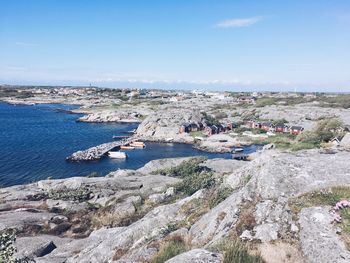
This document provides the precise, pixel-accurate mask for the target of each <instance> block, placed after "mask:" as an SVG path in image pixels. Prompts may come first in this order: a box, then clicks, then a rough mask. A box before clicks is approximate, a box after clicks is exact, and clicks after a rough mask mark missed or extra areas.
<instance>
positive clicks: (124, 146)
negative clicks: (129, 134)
mask: <svg viewBox="0 0 350 263" xmlns="http://www.w3.org/2000/svg"><path fill="white" fill-rule="evenodd" d="M134 149H135V147H133V146H128V145H122V146H120V150H134Z"/></svg>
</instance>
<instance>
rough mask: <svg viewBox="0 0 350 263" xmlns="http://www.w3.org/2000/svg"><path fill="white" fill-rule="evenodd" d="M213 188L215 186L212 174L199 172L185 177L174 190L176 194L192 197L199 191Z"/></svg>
mask: <svg viewBox="0 0 350 263" xmlns="http://www.w3.org/2000/svg"><path fill="white" fill-rule="evenodd" d="M213 186H215V179H214V176H213V173H212V172H201V173H195V174H193V175H191V176H186V177H185V178H184V179H183V180H182V182H180V183H178V184H177V185H176V186H175V188H176V191H177V192H181V193H184V194H186V195H192V194H194V193H195V192H197V191H198V190H200V189H209V188H211V187H213Z"/></svg>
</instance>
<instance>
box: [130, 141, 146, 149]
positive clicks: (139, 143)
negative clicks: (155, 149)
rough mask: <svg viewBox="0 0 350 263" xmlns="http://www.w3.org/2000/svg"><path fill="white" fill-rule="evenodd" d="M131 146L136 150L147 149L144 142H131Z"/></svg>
mask: <svg viewBox="0 0 350 263" xmlns="http://www.w3.org/2000/svg"><path fill="white" fill-rule="evenodd" d="M129 145H130V146H132V147H135V148H144V147H146V145H145V144H144V143H143V142H131V143H130V144H129Z"/></svg>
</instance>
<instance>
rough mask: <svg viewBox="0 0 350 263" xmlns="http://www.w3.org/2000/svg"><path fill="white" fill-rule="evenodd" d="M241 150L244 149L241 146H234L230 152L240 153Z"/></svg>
mask: <svg viewBox="0 0 350 263" xmlns="http://www.w3.org/2000/svg"><path fill="white" fill-rule="evenodd" d="M243 151H244V149H243V148H234V149H233V150H232V153H240V152H243Z"/></svg>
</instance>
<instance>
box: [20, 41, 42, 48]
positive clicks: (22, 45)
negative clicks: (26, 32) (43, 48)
mask: <svg viewBox="0 0 350 263" xmlns="http://www.w3.org/2000/svg"><path fill="white" fill-rule="evenodd" d="M15 45H16V46H21V47H35V46H37V44H34V43H28V42H21V41H17V42H16V43H15Z"/></svg>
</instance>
